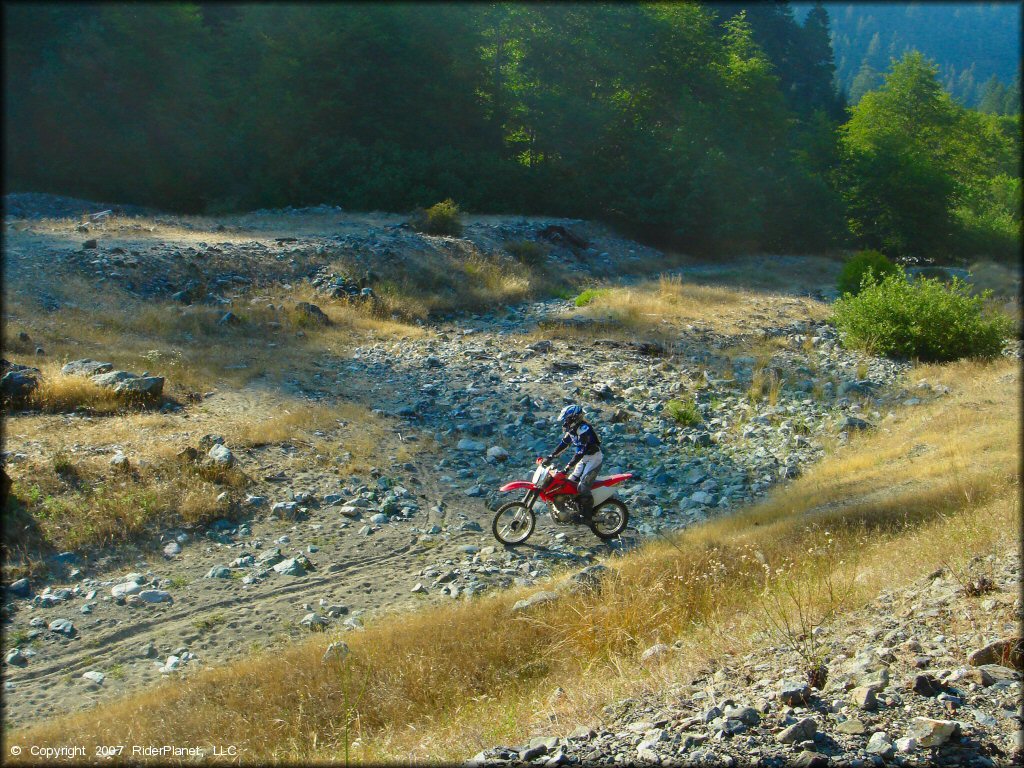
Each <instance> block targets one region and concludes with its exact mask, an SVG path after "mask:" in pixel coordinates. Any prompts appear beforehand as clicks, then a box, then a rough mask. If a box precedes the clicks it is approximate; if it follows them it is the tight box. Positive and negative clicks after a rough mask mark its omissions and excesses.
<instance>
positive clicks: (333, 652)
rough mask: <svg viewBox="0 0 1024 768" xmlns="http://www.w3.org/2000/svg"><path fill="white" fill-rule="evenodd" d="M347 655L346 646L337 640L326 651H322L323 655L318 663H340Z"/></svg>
mask: <svg viewBox="0 0 1024 768" xmlns="http://www.w3.org/2000/svg"><path fill="white" fill-rule="evenodd" d="M348 654H349V649H348V644H347V643H343V642H341V641H340V640H338V641H336V642H333V643H331V644H330V645H328V646H327V650H325V651H324V655H323V657H322V658H321V659H320V662H321V663H322V664H327V663H328V662H331V661H341V660H342V659H344V658H345V657H346V656H348Z"/></svg>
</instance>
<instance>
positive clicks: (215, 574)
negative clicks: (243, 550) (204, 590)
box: [204, 565, 231, 579]
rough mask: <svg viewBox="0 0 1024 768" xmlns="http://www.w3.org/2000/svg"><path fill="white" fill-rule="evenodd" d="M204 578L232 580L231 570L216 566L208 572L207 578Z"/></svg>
mask: <svg viewBox="0 0 1024 768" xmlns="http://www.w3.org/2000/svg"><path fill="white" fill-rule="evenodd" d="M204 578H207V579H230V578H231V569H230V568H227V567H225V566H223V565H215V566H213V568H211V569H210V570H209V571H207V573H206V576H205V577H204Z"/></svg>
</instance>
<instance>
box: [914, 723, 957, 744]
mask: <svg viewBox="0 0 1024 768" xmlns="http://www.w3.org/2000/svg"><path fill="white" fill-rule="evenodd" d="M959 735H960V723H958V722H957V721H956V720H932V719H931V718H929V717H915V718H914V719H913V721H912V722H911V724H910V729H909V730H908V731H907V737H908V738H913V739H917V743H918V744H920V745H921V746H922V747H938V746H941V745H942V744H945V743H946V742H947V741H949V740H950V739H951V738H954V737H956V736H959Z"/></svg>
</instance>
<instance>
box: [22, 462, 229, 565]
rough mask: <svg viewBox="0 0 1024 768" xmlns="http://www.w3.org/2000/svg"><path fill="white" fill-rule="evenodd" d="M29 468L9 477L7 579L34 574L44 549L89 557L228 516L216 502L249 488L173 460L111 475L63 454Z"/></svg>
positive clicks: (221, 473)
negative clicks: (226, 493) (177, 527)
mask: <svg viewBox="0 0 1024 768" xmlns="http://www.w3.org/2000/svg"><path fill="white" fill-rule="evenodd" d="M29 470H30V471H27V472H22V473H19V474H18V475H17V476H16V477H15V478H14V482H13V485H12V490H11V494H10V495H9V497H8V499H7V508H6V509H5V516H6V520H7V522H8V523H9V524H10V525H9V528H8V533H7V535H6V536H5V538H4V547H5V549H6V552H5V555H6V556H5V561H6V564H7V566H8V568H9V569H10V571H11V573H12V574H18V573H29V572H31V571H32V570H33V568H35V567H36V566H38V565H39V563H38V559H39V557H40V554H41V553H45V552H46V551H48V550H58V551H63V550H79V551H82V550H84V551H91V550H95V549H97V548H102V547H106V546H109V545H112V544H119V543H124V542H128V541H133V540H135V539H138V538H139V537H144V536H146V535H150V534H154V533H156V532H158V531H159V530H161V529H163V528H166V527H168V526H171V525H195V524H202V523H208V522H211V521H212V520H214V519H215V518H217V517H223V516H225V515H229V514H230V513H231V511H232V506H231V502H230V501H228V502H218V501H217V497H218V496H219V495H220V494H221V493H222V492H223V491H225V490H227V491H229V492H232V494H233V495H235V496H237V493H238V492H239V491H240V490H241V489H242V488H244V486H245V485H246V482H247V480H246V478H245V476H244V474H242V473H241V472H240V471H238V470H224V469H220V468H215V467H203V466H199V465H195V466H192V465H182V464H179V463H178V462H176V461H174V460H173V459H171V460H164V461H160V462H147V464H146V465H145V466H140V465H138V464H133V465H131V466H130V467H129V468H127V469H116V468H114V467H111V466H109V465H108V464H106V463H105V462H104V461H102V460H100V459H96V458H93V459H89V458H81V457H78V456H74V455H72V454H69V453H66V452H63V451H61V452H57V453H54V454H52V455H51V456H50V457H49V460H48V461H40V462H36V463H35V464H34V465H33V466H31V467H30V468H29Z"/></svg>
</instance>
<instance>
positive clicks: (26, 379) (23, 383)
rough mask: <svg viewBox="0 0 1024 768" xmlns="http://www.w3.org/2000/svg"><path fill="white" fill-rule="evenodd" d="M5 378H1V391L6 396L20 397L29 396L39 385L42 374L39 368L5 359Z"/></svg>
mask: <svg viewBox="0 0 1024 768" xmlns="http://www.w3.org/2000/svg"><path fill="white" fill-rule="evenodd" d="M3 362H4V366H3V370H4V371H5V372H4V374H3V378H0V393H2V394H3V396H4V397H8V398H12V399H20V398H23V397H28V395H30V394H31V393H32V392H33V391H35V389H36V388H37V387H38V386H39V378H40V376H41V374H40V373H39V369H37V368H29V367H28V366H27V365H18V364H17V363H8V362H7V361H6V360H4V361H3Z"/></svg>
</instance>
